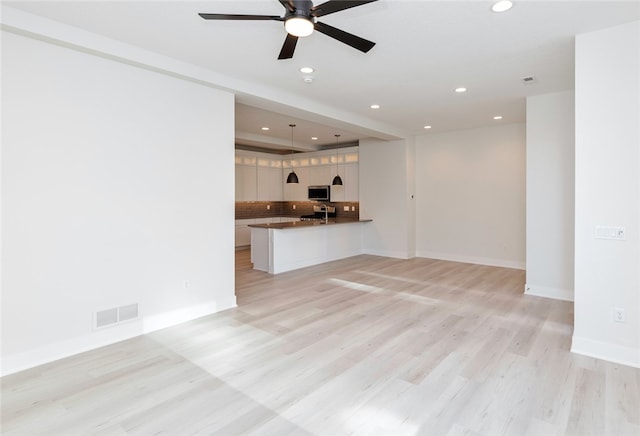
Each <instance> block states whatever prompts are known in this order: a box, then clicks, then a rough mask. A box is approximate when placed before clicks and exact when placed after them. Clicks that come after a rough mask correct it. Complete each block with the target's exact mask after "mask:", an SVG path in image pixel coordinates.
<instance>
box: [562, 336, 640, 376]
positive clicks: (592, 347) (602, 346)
mask: <svg viewBox="0 0 640 436" xmlns="http://www.w3.org/2000/svg"><path fill="white" fill-rule="evenodd" d="M571 352H572V353H576V354H582V355H583V356H589V357H595V358H596V359H602V360H606V361H609V362H614V363H620V364H622V365H627V366H632V367H634V368H640V348H631V347H625V346H622V345H616V344H610V343H607V342H600V341H594V340H592V339H586V338H580V337H577V336H575V335H574V336H573V338H571Z"/></svg>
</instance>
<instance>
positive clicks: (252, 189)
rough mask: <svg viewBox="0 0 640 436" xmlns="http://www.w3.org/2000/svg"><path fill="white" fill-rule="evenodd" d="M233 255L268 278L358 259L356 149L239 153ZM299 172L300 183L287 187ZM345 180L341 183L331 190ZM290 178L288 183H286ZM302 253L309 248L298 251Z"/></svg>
mask: <svg viewBox="0 0 640 436" xmlns="http://www.w3.org/2000/svg"><path fill="white" fill-rule="evenodd" d="M235 159H236V166H235V168H236V203H235V219H236V221H235V224H236V226H235V246H236V250H251V261H252V263H253V268H254V269H257V270H261V271H265V272H268V273H271V274H278V273H280V272H284V271H289V270H292V269H297V268H302V267H305V266H310V265H315V264H318V263H324V262H328V261H331V260H336V259H340V258H344V257H349V256H353V255H357V254H360V252H361V245H362V241H361V233H362V229H361V226H362V225H363V224H364V223H366V222H369V221H370V220H360V211H359V202H358V147H357V146H356V147H345V148H340V149H332V150H321V151H313V152H304V153H296V154H291V155H279V154H270V153H263V152H259V151H252V150H236V157H235ZM291 173H294V174H295V175H296V178H297V179H298V183H286V181H287V178H288V177H287V175H290V174H291ZM335 176H340V179H341V181H342V185H331V183H332V180H333V179H334V177H335ZM289 178H290V177H289ZM301 247H304V249H301Z"/></svg>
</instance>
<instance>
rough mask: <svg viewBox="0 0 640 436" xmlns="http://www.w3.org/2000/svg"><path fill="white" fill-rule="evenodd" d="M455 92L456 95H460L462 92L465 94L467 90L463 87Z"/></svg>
mask: <svg viewBox="0 0 640 436" xmlns="http://www.w3.org/2000/svg"><path fill="white" fill-rule="evenodd" d="M456 92H457V93H458V94H462V93H463V92H467V88H465V87H464V86H461V87H460V88H456Z"/></svg>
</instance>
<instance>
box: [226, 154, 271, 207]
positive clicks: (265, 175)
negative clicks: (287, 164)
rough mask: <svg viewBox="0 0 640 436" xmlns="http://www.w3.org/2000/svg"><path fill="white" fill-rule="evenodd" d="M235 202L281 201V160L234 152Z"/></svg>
mask: <svg viewBox="0 0 640 436" xmlns="http://www.w3.org/2000/svg"><path fill="white" fill-rule="evenodd" d="M235 182H236V201H282V159H280V157H279V156H273V155H269V154H266V153H254V152H246V151H239V150H236V177H235Z"/></svg>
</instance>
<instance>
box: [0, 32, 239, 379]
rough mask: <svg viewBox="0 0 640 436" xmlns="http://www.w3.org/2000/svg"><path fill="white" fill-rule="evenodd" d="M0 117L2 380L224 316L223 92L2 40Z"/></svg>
mask: <svg viewBox="0 0 640 436" xmlns="http://www.w3.org/2000/svg"><path fill="white" fill-rule="evenodd" d="M2 109H3V110H2V272H3V276H2V366H3V367H2V372H3V373H4V374H7V373H10V372H14V371H17V370H20V369H24V368H27V367H30V366H34V365H37V364H40V363H44V362H47V361H51V360H54V359H57V358H60V357H63V356H66V355H70V354H74V353H77V352H80V351H84V350H87V349H91V348H95V347H99V346H102V345H105V344H108V343H111V342H115V341H118V340H122V339H125V338H128V337H132V336H135V335H138V334H141V333H144V332H148V331H151V330H154V329H158V328H162V327H165V326H168V325H172V324H176V323H179V322H182V321H185V320H188V319H193V318H195V317H199V316H203V315H206V314H209V313H212V312H215V311H218V310H222V309H225V308H228V307H232V306H234V305H235V295H234V266H233V256H232V255H231V254H232V253H233V251H234V242H233V228H234V227H233V225H234V186H233V177H234V132H233V129H234V127H233V126H234V119H233V117H234V97H233V95H232V94H230V93H227V92H223V91H219V90H215V89H212V88H210V87H206V86H201V85H198V84H195V83H192V82H188V81H184V80H180V79H177V78H174V77H170V76H168V75H163V74H159V73H155V72H151V71H148V70H144V69H141V68H137V67H133V66H131V65H126V64H122V63H119V62H115V61H112V60H108V59H105V58H101V57H97V56H93V55H90V54H87V53H85V52H81V51H75V50H72V49H69V48H65V47H62V46H58V45H53V44H49V43H46V42H42V41H40V40H36V39H31V38H28V37H25V36H20V35H17V34H13V33H8V32H4V31H3V32H2ZM133 303H137V304H138V305H139V311H140V317H139V319H138V320H137V321H132V322H127V323H123V324H119V325H116V326H113V327H107V328H103V329H99V330H96V329H94V328H93V325H94V319H93V317H94V314H95V313H96V311H100V310H104V309H109V308H114V307H119V306H123V305H128V304H133Z"/></svg>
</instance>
